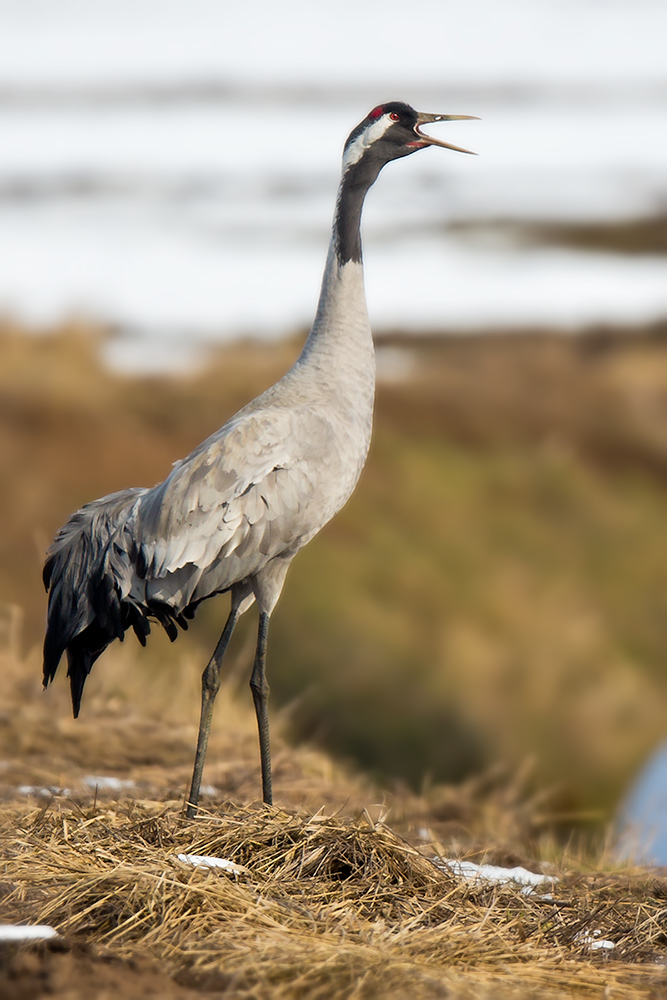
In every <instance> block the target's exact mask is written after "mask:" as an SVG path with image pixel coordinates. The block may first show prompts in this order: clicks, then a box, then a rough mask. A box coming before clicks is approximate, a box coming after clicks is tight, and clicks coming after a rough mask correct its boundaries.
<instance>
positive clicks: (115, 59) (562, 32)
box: [0, 0, 666, 88]
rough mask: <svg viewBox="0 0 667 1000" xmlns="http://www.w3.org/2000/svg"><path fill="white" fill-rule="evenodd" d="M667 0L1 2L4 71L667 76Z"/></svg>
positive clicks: (284, 76)
mask: <svg viewBox="0 0 667 1000" xmlns="http://www.w3.org/2000/svg"><path fill="white" fill-rule="evenodd" d="M665 16H666V15H665V4H664V2H663V0H504V2H503V3H497V2H495V0H466V2H465V3H461V2H460V0H455V2H454V0H444V2H443V0H411V2H410V3H409V4H405V5H400V6H398V5H396V6H392V5H388V4H387V3H385V2H384V0H337V2H336V3H335V4H333V3H322V2H317V0H281V3H280V4H275V3H272V2H267V0H259V2H258V0H254V2H252V0H250V2H246V3H244V4H240V3H230V2H228V0H225V2H223V0H2V3H0V17H1V19H2V33H1V35H0V80H2V81H3V82H5V81H6V82H12V83H19V82H20V83H24V84H25V83H35V82H42V83H52V82H53V81H55V80H58V81H67V82H71V83H79V84H80V83H90V82H92V81H118V80H128V79H132V80H152V81H155V80H164V79H171V80H176V79H181V80H184V79H199V78H206V77H213V78H218V79H220V78H222V79H225V78H227V79H235V80H242V81H246V82H249V83H254V82H257V81H262V82H265V83H274V82H275V81H276V80H281V81H292V82H299V83H301V84H309V83H317V84H327V85H329V84H331V83H332V81H334V80H339V81H343V82H349V83H357V82H367V83H371V84H372V85H373V86H375V85H376V83H377V82H381V83H384V84H386V83H396V84H397V85H404V84H413V83H418V82H421V83H428V84H431V85H432V84H437V85H442V86H443V87H445V88H446V87H447V86H450V85H452V84H454V85H456V86H458V85H461V84H466V85H471V84H472V85H475V86H477V85H479V84H481V83H484V84H490V85H493V86H495V85H497V84H499V83H506V82H517V81H523V82H540V83H542V82H549V83H562V82H575V83H594V84H596V85H597V84H600V83H610V84H614V85H617V84H626V83H645V82H651V83H652V82H654V81H662V82H664V81H665V76H666V72H665V49H664V44H665Z"/></svg>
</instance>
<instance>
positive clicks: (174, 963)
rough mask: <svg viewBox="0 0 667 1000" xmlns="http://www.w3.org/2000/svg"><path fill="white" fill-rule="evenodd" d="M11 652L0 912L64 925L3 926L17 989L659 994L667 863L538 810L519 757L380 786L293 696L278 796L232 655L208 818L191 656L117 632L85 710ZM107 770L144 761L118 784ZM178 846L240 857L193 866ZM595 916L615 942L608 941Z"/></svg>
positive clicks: (5, 971) (68, 998) (262, 994)
mask: <svg viewBox="0 0 667 1000" xmlns="http://www.w3.org/2000/svg"><path fill="white" fill-rule="evenodd" d="M0 665H1V667H2V672H3V695H4V697H3V701H4V707H5V711H6V715H5V716H4V717H3V719H2V725H1V726H0V758H2V761H3V767H2V770H1V771H0V839H1V841H2V853H3V876H2V884H1V885H0V923H3V922H6V923H22V924H34V923H47V924H50V925H52V926H54V927H55V928H56V929H57V931H58V932H59V934H60V935H61V936H60V938H58V939H57V940H54V941H52V942H48V943H46V944H42V945H20V946H17V945H13V946H9V945H4V946H1V945H0V993H1V995H2V996H3V997H4V998H6V1000H33V998H34V1000H37V998H41V997H43V996H56V997H59V998H62V1000H87V998H101V997H107V996H120V995H122V996H123V997H128V998H130V1000H135V998H136V1000H139V998H140V997H144V996H159V997H167V998H169V1000H175V998H188V1000H190V998H194V997H196V996H202V995H203V996H220V995H224V996H226V997H230V998H239V1000H250V998H257V1000H264V998H266V1000H269V998H274V997H278V998H280V997H282V998H285V1000H287V998H301V1000H325V998H326V1000H329V998H340V1000H343V998H349V997H357V998H359V1000H363V998H373V997H377V998H380V997H382V998H385V997H390V998H395V1000H399V998H400V1000H408V998H410V1000H413V998H414V1000H421V998H423V1000H426V998H436V997H445V996H447V997H451V998H460V1000H468V998H470V1000H472V998H478V1000H481V998H491V997H493V998H496V997H498V998H501V1000H519V998H527V997H540V998H547V1000H550V998H553V1000H561V998H562V1000H565V998H573V997H575V998H579V997H581V998H584V997H596V996H610V997H617V998H627V1000H640V998H642V1000H643V998H646V1000H648V998H650V997H657V996H659V995H661V991H664V989H665V987H666V986H667V982H666V980H665V971H664V958H665V947H666V941H667V937H666V933H667V907H666V905H665V899H666V898H667V882H665V880H664V879H663V878H662V877H660V876H659V875H657V874H655V873H653V874H651V873H647V872H642V871H640V870H633V869H625V870H622V871H621V870H618V869H617V868H616V869H615V868H614V866H613V864H611V865H610V863H609V860H607V861H606V862H605V863H603V864H602V865H601V864H600V862H599V861H598V863H597V865H596V866H595V867H593V866H591V863H590V861H587V860H586V858H585V857H583V856H577V855H576V854H573V853H572V852H569V853H567V854H564V853H563V850H562V849H561V848H559V847H558V846H557V844H556V842H555V841H554V840H553V837H552V836H551V834H550V832H549V826H548V822H547V823H545V820H544V818H543V817H541V816H540V813H541V812H543V810H544V806H545V804H547V803H545V802H540V801H538V800H537V799H532V800H531V799H530V798H528V797H526V796H525V794H524V792H523V790H522V780H521V777H520V776H517V779H516V780H515V781H513V782H512V781H508V780H507V778H506V777H505V779H503V778H502V777H500V776H498V775H496V776H495V778H494V776H493V775H488V776H487V777H486V779H481V780H478V781H476V782H471V783H469V784H468V785H465V786H461V787H458V788H454V787H449V788H447V787H440V788H432V789H430V790H429V791H428V792H426V793H425V794H424V795H422V796H419V797H417V796H414V795H412V796H411V795H409V794H407V793H403V794H402V795H394V796H388V795H386V793H384V794H378V791H377V789H375V788H374V787H373V786H372V785H371V784H370V783H369V781H368V780H367V779H362V778H359V777H358V776H355V775H353V774H351V773H350V772H349V771H346V770H345V769H343V768H341V767H339V766H337V765H335V764H332V762H331V761H330V760H328V759H327V758H326V757H325V756H323V755H322V754H320V753H318V752H316V751H314V750H312V749H310V748H307V747H298V748H289V747H288V746H287V745H286V744H285V742H284V739H283V737H282V732H281V730H282V729H283V727H284V724H285V721H286V719H285V716H284V715H283V716H282V718H281V717H280V716H279V717H278V718H277V719H276V720H275V721H276V726H275V730H274V752H275V758H276V769H275V777H276V782H275V784H276V796H277V799H278V800H279V801H280V803H281V807H276V808H268V807H264V806H261V805H260V804H258V803H257V802H256V801H255V797H256V790H257V789H258V785H259V782H258V761H257V747H256V733H255V725H254V717H253V714H252V709H251V706H250V704H249V699H243V700H239V698H238V697H237V695H236V693H235V687H236V684H237V682H238V680H239V677H238V675H235V671H238V670H239V667H240V663H236V664H235V668H234V670H233V671H232V677H231V678H230V679H229V680H228V682H227V684H226V686H225V688H224V689H223V691H222V692H221V695H220V704H219V706H218V714H217V716H216V719H215V724H214V730H213V734H212V740H211V746H210V751H209V753H210V762H209V768H208V775H207V777H208V780H210V781H212V782H213V784H214V787H212V788H210V789H208V790H207V796H206V799H205V808H204V810H203V812H202V813H201V815H200V817H199V819H198V820H197V821H195V822H190V821H186V820H184V818H183V816H182V804H183V795H184V791H185V788H186V779H187V774H188V771H189V768H190V765H191V756H192V743H193V741H194V735H195V722H194V720H193V719H192V717H191V711H190V703H191V700H192V699H194V697H195V694H196V684H197V672H196V671H195V670H194V669H193V667H194V665H193V664H192V663H189V662H181V663H180V664H179V665H178V669H176V667H175V666H174V665H172V666H171V667H170V666H169V665H165V671H166V673H165V675H163V676H160V675H159V674H156V673H154V672H153V671H152V670H150V669H149V670H148V671H146V670H142V669H140V667H141V664H140V663H139V661H138V659H137V657H136V656H135V655H134V654H133V652H132V649H131V648H130V649H123V648H121V647H116V649H115V650H113V651H111V652H110V653H109V656H108V662H107V664H106V670H105V671H104V672H100V675H99V677H100V680H99V682H98V686H97V688H96V692H95V695H94V697H93V698H91V699H89V701H88V704H87V714H86V718H84V719H82V720H80V721H79V722H76V723H75V722H73V720H71V719H69V718H68V716H67V711H66V709H67V693H66V691H65V690H64V687H60V688H55V689H53V690H52V691H50V692H48V693H47V694H46V695H43V694H42V695H40V693H39V692H38V690H37V689H38V684H37V677H36V673H37V671H36V667H37V663H36V662H34V661H32V662H28V663H26V662H24V661H21V659H20V658H19V656H18V655H17V653H16V651H13V652H12V651H8V652H6V653H5V654H4V656H3V657H2V658H1V663H0ZM243 688H244V689H245V685H243ZM109 775H113V776H114V777H116V778H117V779H118V778H121V779H123V780H124V781H126V782H127V783H128V784H127V785H126V786H125V788H124V789H123V791H122V792H119V790H118V789H116V790H113V789H109V788H108V787H107V784H106V783H105V779H107V778H108V776H109ZM26 785H30V786H32V791H29V790H28V789H27V788H26ZM65 785H67V787H65ZM180 853H187V854H198V855H209V856H215V857H222V858H227V859H230V860H232V861H234V862H235V863H236V864H237V865H239V866H242V870H241V871H240V872H239V873H238V875H236V876H234V875H230V874H227V873H225V872H216V871H205V870H204V871H203V870H199V869H195V868H192V867H191V866H189V865H187V864H185V863H183V862H182V861H179V860H178V858H177V855H178V854H180ZM438 854H440V855H444V856H446V857H452V856H465V857H474V858H475V859H477V860H479V861H487V862H491V863H494V864H503V865H515V864H524V865H526V866H527V867H529V868H530V869H531V870H533V871H546V872H548V873H549V875H552V876H556V877H557V878H558V881H555V882H549V883H547V884H546V885H545V887H544V890H543V891H538V892H536V893H534V894H529V895H527V894H525V893H523V892H521V891H520V889H519V888H517V887H515V886H511V885H505V886H502V885H501V886H497V885H495V886H494V885H492V884H470V883H466V882H464V881H461V880H459V879H456V878H454V877H453V876H452V875H451V874H449V873H448V872H447V871H443V870H442V869H441V868H438V867H437V866H436V865H434V864H433V862H432V861H431V860H430V859H431V858H432V857H434V856H436V855H438ZM596 940H610V941H612V942H613V943H614V945H615V947H614V949H613V951H607V950H603V949H600V950H598V951H594V950H592V949H591V947H590V943H591V941H596Z"/></svg>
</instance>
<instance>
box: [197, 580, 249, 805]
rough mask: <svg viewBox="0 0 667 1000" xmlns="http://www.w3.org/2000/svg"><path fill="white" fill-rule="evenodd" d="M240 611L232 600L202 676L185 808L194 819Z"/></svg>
mask: <svg viewBox="0 0 667 1000" xmlns="http://www.w3.org/2000/svg"><path fill="white" fill-rule="evenodd" d="M239 613H240V612H239V606H238V603H237V602H236V601H234V600H232V609H231V611H230V612H229V617H228V618H227V621H226V623H225V627H224V629H223V630H222V635H221V636H220V639H219V641H218V645H217V646H216V647H215V651H214V653H213V656H212V657H211V659H210V660H209V661H208V664H207V666H206V669H205V670H204V673H203V674H202V677H201V718H200V720H199V735H198V736H197V752H196V754H195V766H194V771H193V772H192V784H191V785H190V794H189V796H188V802H187V806H186V809H185V815H186V816H187V818H188V819H194V818H195V816H196V815H197V803H198V801H199V789H200V788H201V779H202V773H203V771H204V760H205V759H206V748H207V746H208V737H209V733H210V731H211V720H212V718H213V705H214V703H215V696H216V695H217V693H218V691H219V690H220V667H221V666H222V658H223V656H224V655H225V650H226V649H227V644H228V643H229V640H230V639H231V637H232V632H233V631H234V626H235V625H236V623H237V621H238V619H239Z"/></svg>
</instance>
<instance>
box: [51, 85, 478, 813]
mask: <svg viewBox="0 0 667 1000" xmlns="http://www.w3.org/2000/svg"><path fill="white" fill-rule="evenodd" d="M472 117H473V116H471V115H433V114H422V113H419V112H417V111H415V110H414V109H413V108H411V107H410V106H409V105H408V104H403V103H401V102H396V101H394V102H391V103H389V104H381V105H379V106H378V107H376V108H373V110H372V111H371V112H370V114H368V115H367V116H366V118H364V120H363V121H362V122H361V123H360V124H359V125H358V126H357V127H356V128H355V129H354V130H353V131H352V132H351V134H350V136H349V138H348V140H347V142H346V143H345V147H344V151H343V164H342V176H341V181H340V186H339V189H338V197H337V200H336V209H335V213H334V221H333V229H332V234H331V243H330V246H329V253H328V256H327V260H326V265H325V269H324V277H323V280H322V289H321V292H320V299H319V304H318V307H317V313H316V316H315V321H314V323H313V327H312V330H311V331H310V334H309V336H308V339H307V340H306V343H305V346H304V348H303V351H302V352H301V355H300V357H299V359H298V360H297V361H296V363H295V364H294V365H293V367H292V368H291V369H290V370H289V371H288V372H287V373H286V374H285V375H284V376H283V377H282V378H281V379H280V380H279V381H278V382H277V383H276V384H275V385H273V386H271V388H269V389H267V390H266V391H265V392H263V393H262V394H261V395H260V396H258V397H257V398H256V399H254V400H252V402H250V403H248V404H247V405H246V406H244V407H243V408H242V409H241V410H239V412H238V413H237V414H236V415H235V416H233V417H232V418H231V420H228V421H227V423H226V424H224V426H223V427H221V428H220V430H218V431H216V432H215V433H214V434H212V435H211V436H210V437H209V438H207V439H206V440H205V441H203V442H202V443H201V444H200V445H199V446H198V447H197V448H195V450H194V451H193V452H191V454H190V455H188V457H187V458H185V459H183V460H182V461H180V462H177V463H176V464H175V466H174V468H173V470H172V471H171V473H170V474H169V475H168V476H167V478H166V479H165V480H164V482H162V483H159V484H158V485H157V486H153V487H152V488H150V489H147V488H143V487H135V488H131V489H125V490H121V491H120V492H118V493H112V494H110V495H109V496H105V497H102V498H101V499H100V500H94V501H93V502H92V503H88V504H86V505H85V506H84V507H82V508H81V510H78V511H77V512H76V513H75V514H73V515H72V516H71V517H70V519H69V520H68V521H67V523H66V524H65V525H64V526H63V527H62V528H61V529H60V531H59V532H58V534H57V535H56V538H55V541H54V542H53V544H52V545H51V547H50V548H49V550H48V553H47V560H46V564H45V567H44V584H45V587H46V589H47V590H48V591H49V602H48V623H47V630H46V637H45V641H44V686H45V687H46V686H47V685H48V684H49V682H50V681H52V680H53V678H54V676H55V673H56V670H57V669H58V664H59V662H60V659H61V657H62V655H63V653H64V652H65V651H67V660H68V677H69V681H70V688H71V695H72V707H73V710H74V717H75V718H76V717H77V716H78V714H79V708H80V705H81V695H82V693H83V688H84V684H85V682H86V678H87V677H88V674H89V673H90V671H91V668H92V666H93V664H94V662H95V661H96V660H97V658H98V657H99V656H100V654H101V653H103V652H104V650H105V649H106V647H107V646H108V645H109V643H111V642H112V641H113V640H114V639H122V638H123V636H124V634H125V632H126V631H127V630H128V629H129V628H132V629H133V630H134V632H135V634H136V636H137V638H138V639H139V642H140V643H141V644H142V645H145V644H146V637H147V635H148V634H149V632H150V621H151V620H153V621H157V622H159V623H160V625H162V627H163V628H164V629H165V631H166V632H167V635H168V636H169V638H170V639H172V640H173V639H175V638H176V635H177V633H178V629H177V626H180V627H181V628H186V627H187V620H188V619H189V618H192V617H193V615H194V614H195V611H196V609H197V607H198V605H199V604H200V603H201V601H204V600H206V598H208V597H212V596H213V595H214V594H221V593H224V592H225V591H231V609H230V612H229V617H228V618H227V622H226V624H225V627H224V629H223V632H222V635H221V636H220V639H219V641H218V644H217V646H216V648H215V651H214V653H213V656H212V657H211V659H210V661H209V663H208V665H207V667H206V669H205V670H204V673H203V675H202V702H201V718H200V723H199V735H198V738H197V749H196V755H195V764H194V773H193V776H192V783H191V787H190V793H189V796H188V802H187V807H186V814H187V816H188V817H190V818H194V817H195V816H196V813H197V803H198V800H199V790H200V785H201V779H202V771H203V767H204V759H205V755H206V747H207V744H208V737H209V731H210V727H211V718H212V714H213V705H214V702H215V697H216V694H217V693H218V689H219V687H220V668H221V663H222V658H223V656H224V653H225V650H226V648H227V644H228V643H229V639H230V637H231V635H232V632H233V630H234V626H235V625H236V622H237V621H238V618H239V616H240V615H242V614H243V613H244V612H245V611H247V609H248V608H249V607H250V606H251V605H252V604H253V602H254V601H256V602H257V605H258V610H259V628H258V634H257V646H256V652H255V659H254V666H253V670H252V675H251V678H250V686H251V688H252V694H253V699H254V703H255V712H256V715H257V723H258V727H259V746H260V760H261V771H262V795H263V799H264V802H266V803H271V802H272V791H271V757H270V747H269V720H268V711H267V700H268V694H269V686H268V684H267V681H266V673H265V662H266V647H267V638H268V630H269V618H270V615H271V613H272V611H273V609H274V607H275V604H276V601H277V600H278V597H279V595H280V592H281V590H282V586H283V582H284V580H285V574H286V572H287V569H288V567H289V565H290V563H291V561H292V559H293V558H294V556H295V555H296V553H297V552H298V551H299V549H301V548H302V547H303V546H304V545H306V543H307V542H309V541H310V539H311V538H313V536H314V535H316V534H317V532H318V531H319V530H320V529H321V528H322V527H324V525H325V524H326V523H327V521H329V520H330V518H332V517H333V515H334V514H336V513H337V511H339V510H340V508H341V507H342V506H343V504H344V503H345V502H346V500H347V499H348V497H349V496H350V494H351V493H352V491H353V489H354V487H355V485H356V483H357V480H358V479H359V475H360V473H361V470H362V468H363V466H364V463H365V461H366V455H367V453H368V448H369V444H370V439H371V423H372V415H373V397H374V391H375V363H374V352H373V340H372V336H371V329H370V325H369V321H368V314H367V311H366V300H365V294H364V279H363V268H362V257H361V235H360V220H361V210H362V206H363V202H364V198H365V196H366V192H367V191H368V189H369V188H370V186H371V185H372V184H373V183H374V181H375V180H376V178H377V176H378V174H379V173H380V170H381V169H382V167H383V166H384V165H385V164H386V163H388V162H389V161H390V160H395V159H398V158H399V157H402V156H407V155H409V154H410V153H414V152H416V151H417V150H418V149H424V148H426V147H427V146H442V147H444V148H445V149H454V150H457V151H458V152H462V153H467V152H470V151H469V150H467V149H461V148H460V147H458V146H453V145H451V144H449V143H447V142H443V141H442V140H439V139H434V138H432V137H431V136H430V135H426V134H425V133H424V132H422V130H421V127H422V126H423V125H426V124H429V123H431V122H439V121H452V120H459V119H470V118H472Z"/></svg>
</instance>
